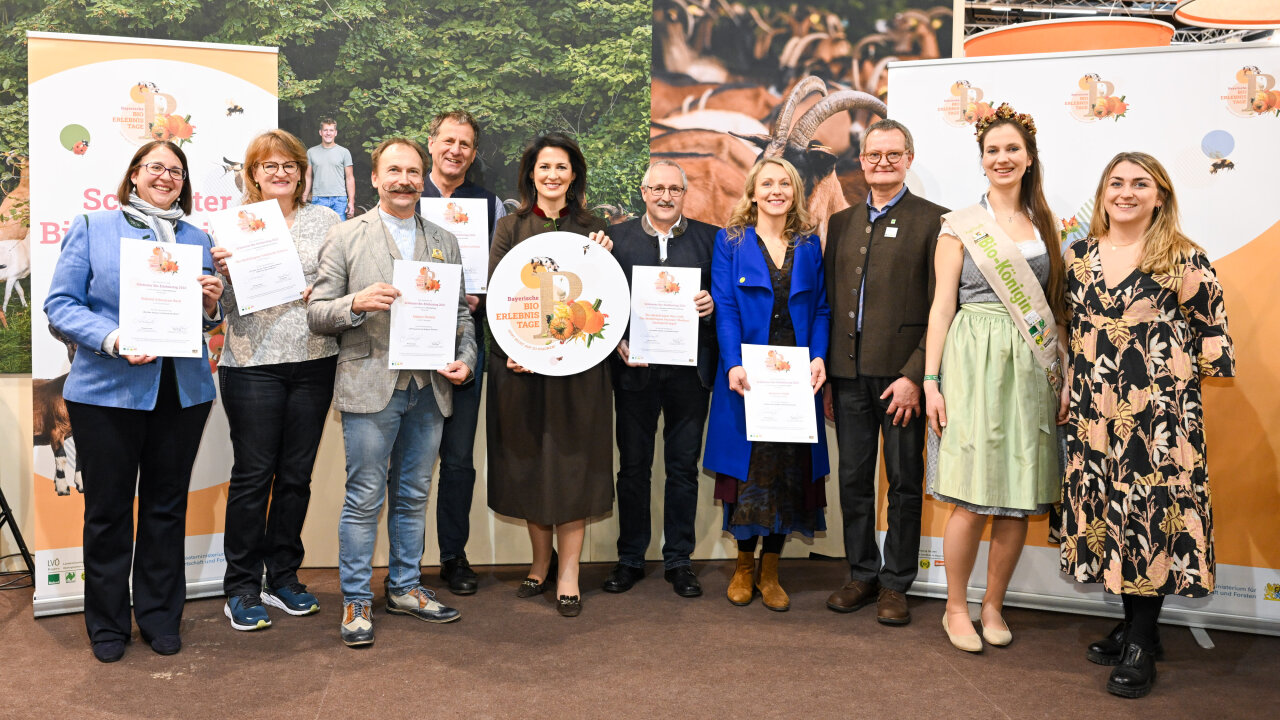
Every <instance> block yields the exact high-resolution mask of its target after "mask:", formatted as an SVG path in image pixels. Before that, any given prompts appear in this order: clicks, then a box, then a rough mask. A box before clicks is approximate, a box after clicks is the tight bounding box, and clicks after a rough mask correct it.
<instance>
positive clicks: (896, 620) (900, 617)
mask: <svg viewBox="0 0 1280 720" xmlns="http://www.w3.org/2000/svg"><path fill="white" fill-rule="evenodd" d="M876 620H879V621H880V622H881V624H884V625H906V624H907V623H909V622H911V611H910V610H908V609H907V596H906V595H904V594H902V593H900V592H898V591H897V590H890V589H889V588H886V587H882V588H880V598H879V600H878V601H877V603H876Z"/></svg>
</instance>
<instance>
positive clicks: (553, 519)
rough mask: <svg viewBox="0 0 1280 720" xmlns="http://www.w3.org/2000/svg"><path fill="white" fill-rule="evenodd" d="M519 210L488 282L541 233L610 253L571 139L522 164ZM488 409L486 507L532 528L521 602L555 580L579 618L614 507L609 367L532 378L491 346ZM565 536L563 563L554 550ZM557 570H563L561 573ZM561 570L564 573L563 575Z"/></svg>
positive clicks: (532, 153) (564, 606)
mask: <svg viewBox="0 0 1280 720" xmlns="http://www.w3.org/2000/svg"><path fill="white" fill-rule="evenodd" d="M519 178H520V181H519V182H520V207H519V208H518V209H517V210H516V212H515V213H514V214H512V215H507V216H506V217H504V218H502V219H501V220H499V221H498V225H497V228H496V229H495V230H494V236H493V247H492V248H491V249H490V251H489V274H490V276H492V275H493V271H494V268H496V267H497V266H498V263H499V262H500V261H501V260H502V258H503V257H504V256H505V255H506V254H507V252H508V251H510V250H511V248H513V247H514V246H515V245H517V244H519V243H520V242H521V241H523V240H526V239H528V238H530V237H533V236H534V235H540V234H542V233H544V232H554V231H564V232H575V233H581V234H583V235H588V236H589V237H590V238H591V239H592V241H594V242H597V243H600V244H601V245H603V246H604V247H605V248H606V249H611V248H612V247H613V242H612V241H611V240H610V239H609V237H608V236H607V235H605V233H604V229H605V227H606V223H605V221H604V220H601V219H600V218H598V217H596V216H594V215H592V214H591V212H590V211H588V210H587V207H586V197H585V196H586V188H587V164H586V160H585V159H584V158H583V157H582V151H581V150H580V149H579V148H578V144H577V143H576V142H575V141H574V140H573V139H572V138H570V137H568V136H567V135H563V134H561V133H546V134H544V135H539V136H538V137H536V138H534V139H533V141H532V142H531V143H530V144H529V146H528V147H526V148H525V150H524V154H523V155H522V156H521V158H520V170H519ZM491 349H492V351H493V356H494V362H493V363H492V364H491V366H490V369H489V373H490V375H489V396H488V405H487V407H486V415H487V417H488V420H487V438H488V446H489V472H488V475H489V507H490V509H492V510H493V511H494V512H496V513H500V514H502V515H507V516H510V517H516V518H521V519H523V520H525V521H526V522H527V523H528V526H529V542H530V543H531V544H532V545H533V563H532V565H531V566H530V568H529V576H528V577H527V578H525V580H524V582H522V583H521V584H520V587H519V589H518V590H517V593H516V594H517V595H519V596H520V597H533V596H535V595H541V594H542V593H543V592H544V591H545V590H546V589H547V588H548V587H549V586H550V585H551V582H550V580H551V577H552V576H553V575H555V580H556V582H555V585H556V595H557V597H558V599H559V602H558V603H557V607H558V609H559V611H560V614H561V615H564V616H565V617H573V616H575V615H577V614H579V613H580V612H581V611H582V599H581V592H580V591H579V587H578V559H579V556H580V555H581V554H582V541H583V537H584V535H585V532H586V524H587V523H586V518H588V517H591V516H594V515H603V514H605V513H607V512H609V510H611V509H612V508H613V434H612V429H613V386H612V383H611V382H610V378H609V364H608V363H605V362H602V363H600V364H598V365H596V366H595V367H593V368H591V369H589V370H584V371H583V372H580V373H577V374H574V375H566V376H562V377H551V376H548V375H536V374H534V373H533V372H532V371H530V370H526V369H525V368H523V367H521V366H520V365H519V364H517V363H516V362H515V361H513V360H512V359H511V358H510V357H508V356H507V354H506V353H505V352H503V351H502V348H501V347H499V346H498V344H497V343H494V344H493V346H492V348H491ZM553 534H554V535H556V536H558V538H559V543H558V544H559V556H558V557H557V555H556V553H555V551H554V550H552V547H551V540H552V535H553ZM557 566H558V567H557ZM557 570H558V573H557Z"/></svg>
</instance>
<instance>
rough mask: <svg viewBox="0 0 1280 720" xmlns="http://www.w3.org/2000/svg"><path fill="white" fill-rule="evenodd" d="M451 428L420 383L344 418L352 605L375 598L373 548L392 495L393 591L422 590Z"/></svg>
mask: <svg viewBox="0 0 1280 720" xmlns="http://www.w3.org/2000/svg"><path fill="white" fill-rule="evenodd" d="M443 425H444V416H443V415H441V414H440V408H439V407H437V406H436V399H435V395H434V394H433V393H432V391H431V388H430V387H427V388H425V389H423V388H419V387H417V385H416V384H415V383H413V382H412V381H411V382H410V383H409V387H408V388H407V389H405V390H397V391H395V393H393V394H392V396H391V401H390V402H389V403H387V406H386V407H385V408H383V409H382V410H379V411H378V412H375V413H350V412H344V413H342V439H343V442H344V444H345V445H346V453H347V495H346V498H345V499H344V500H343V502H342V515H341V517H340V519H339V520H338V577H339V580H340V582H341V585H342V598H343V601H344V602H350V601H352V600H365V601H368V600H372V599H373V592H372V590H371V589H370V586H369V583H370V581H371V580H372V577H373V547H374V543H375V542H376V541H377V538H378V514H379V513H380V512H381V511H382V501H383V498H384V497H385V496H386V495H387V494H388V493H389V494H390V497H391V500H390V507H389V508H388V510H387V540H388V541H389V544H390V546H391V557H390V562H389V563H388V566H389V575H390V582H391V590H392V592H396V593H402V592H405V591H407V590H409V589H410V588H413V587H415V586H417V585H418V583H419V580H418V578H419V574H420V571H419V569H418V563H419V562H421V561H422V550H423V544H424V541H425V535H424V534H425V532H426V526H427V517H426V510H427V495H428V494H429V492H430V490H431V466H432V465H434V464H435V460H436V452H437V451H438V450H439V449H440V431H441V427H442V426H443Z"/></svg>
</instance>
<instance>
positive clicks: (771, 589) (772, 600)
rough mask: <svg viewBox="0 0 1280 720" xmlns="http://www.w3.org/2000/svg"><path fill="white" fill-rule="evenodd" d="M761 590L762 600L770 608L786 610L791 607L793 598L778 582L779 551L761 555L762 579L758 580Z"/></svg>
mask: <svg viewBox="0 0 1280 720" xmlns="http://www.w3.org/2000/svg"><path fill="white" fill-rule="evenodd" d="M756 588H757V589H759V590H760V600H761V601H762V602H763V603H764V606H765V607H767V608H769V609H770V610H777V611H778V612H785V611H787V610H790V609H791V598H789V597H787V593H786V591H785V590H783V589H782V586H781V585H779V584H778V553H763V554H762V555H761V556H760V579H759V580H758V581H757V582H756Z"/></svg>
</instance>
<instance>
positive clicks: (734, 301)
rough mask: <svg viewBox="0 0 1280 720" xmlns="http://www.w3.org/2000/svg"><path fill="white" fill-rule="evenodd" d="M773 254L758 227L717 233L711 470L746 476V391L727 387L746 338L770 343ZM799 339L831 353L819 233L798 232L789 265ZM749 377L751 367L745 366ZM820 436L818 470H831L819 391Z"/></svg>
mask: <svg viewBox="0 0 1280 720" xmlns="http://www.w3.org/2000/svg"><path fill="white" fill-rule="evenodd" d="M767 263H768V261H767V260H765V257H764V254H763V253H762V252H760V248H759V246H758V245H757V243H756V232H755V228H750V227H749V228H747V229H746V231H745V232H744V233H743V235H742V236H741V237H740V238H738V239H736V240H732V241H730V240H729V239H728V238H727V232H726V231H725V230H721V231H720V232H719V233H718V234H717V235H716V242H715V252H714V255H713V256H712V261H711V297H712V299H713V300H715V303H716V312H715V316H716V337H717V339H718V340H719V342H720V362H719V364H718V365H717V366H716V384H715V389H714V390H713V391H712V394H711V422H710V425H709V426H708V428H707V446H706V451H705V453H704V454H703V459H702V464H703V466H704V467H705V468H707V469H708V470H713V471H715V472H721V473H724V474H726V475H731V476H733V477H735V478H738V479H739V480H745V479H746V477H747V466H748V465H749V464H750V461H751V442H750V441H749V440H747V421H746V410H745V405H744V404H743V400H742V396H740V395H738V393H736V392H734V391H732V390H730V389H729V369H730V368H733V367H735V366H738V365H741V364H742V345H743V343H747V344H751V345H768V344H769V319H770V317H771V316H772V315H773V281H772V280H771V279H770V277H769V266H768V264H767ZM787 306H788V308H790V310H791V324H792V325H793V326H795V331H796V345H797V346H805V345H807V346H808V347H809V357H810V358H822V359H823V361H824V362H825V361H826V359H827V345H828V341H829V340H830V332H831V309H830V307H828V305H827V290H826V283H825V281H824V277H823V269H822V246H821V244H820V243H819V242H818V236H817V235H810V236H809V237H807V238H805V239H803V240H801V241H800V242H799V243H798V244H797V245H796V249H795V257H794V259H793V260H792V270H791V295H790V297H789V298H788V299H787ZM747 382H751V373H750V372H748V373H747ZM813 408H814V413H815V416H816V417H817V421H818V442H817V443H815V444H814V445H813V448H812V453H813V477H812V479H815V480H816V479H818V478H820V477H823V476H825V475H827V473H829V472H830V471H831V462H830V460H829V459H828V458H827V434H826V426H825V425H824V423H823V417H822V395H821V394H820V393H819V394H818V395H815V396H814V401H813Z"/></svg>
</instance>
